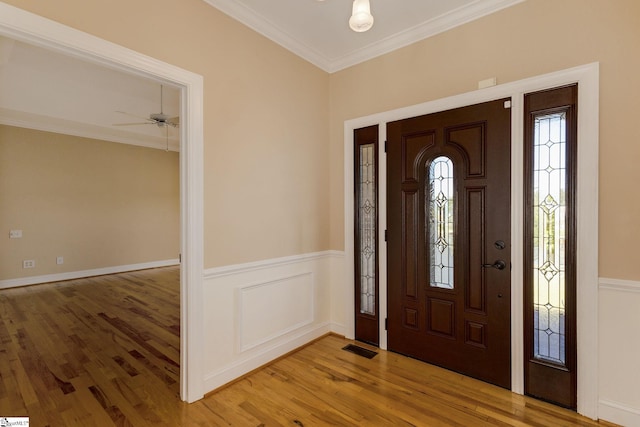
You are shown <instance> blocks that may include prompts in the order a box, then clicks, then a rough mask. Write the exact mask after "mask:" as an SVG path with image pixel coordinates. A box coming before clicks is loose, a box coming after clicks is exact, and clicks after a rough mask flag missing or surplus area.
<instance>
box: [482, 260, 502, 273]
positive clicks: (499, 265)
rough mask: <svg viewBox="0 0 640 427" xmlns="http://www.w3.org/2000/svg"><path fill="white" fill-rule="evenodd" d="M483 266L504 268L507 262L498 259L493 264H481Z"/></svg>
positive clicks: (497, 268)
mask: <svg viewBox="0 0 640 427" xmlns="http://www.w3.org/2000/svg"><path fill="white" fill-rule="evenodd" d="M482 266H483V267H487V268H495V269H496V270H504V269H505V268H506V266H507V264H506V263H505V262H504V261H503V260H501V259H499V260H496V261H495V262H494V263H493V264H482Z"/></svg>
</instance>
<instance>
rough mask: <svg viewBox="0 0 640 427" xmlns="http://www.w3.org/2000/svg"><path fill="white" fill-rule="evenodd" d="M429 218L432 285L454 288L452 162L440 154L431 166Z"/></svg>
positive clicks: (427, 187) (429, 174)
mask: <svg viewBox="0 0 640 427" xmlns="http://www.w3.org/2000/svg"><path fill="white" fill-rule="evenodd" d="M428 168H429V170H428V175H427V176H428V179H429V181H428V184H427V186H426V192H427V193H426V195H425V196H426V197H425V199H426V202H427V203H426V218H427V230H429V231H428V233H429V236H428V242H429V270H430V285H431V286H432V287H436V288H445V289H453V236H454V232H455V230H454V202H455V200H454V199H455V197H454V195H455V188H454V186H453V162H452V161H451V159H449V158H448V157H444V156H441V157H437V158H435V159H434V160H433V161H432V162H431V163H430V164H429V166H428Z"/></svg>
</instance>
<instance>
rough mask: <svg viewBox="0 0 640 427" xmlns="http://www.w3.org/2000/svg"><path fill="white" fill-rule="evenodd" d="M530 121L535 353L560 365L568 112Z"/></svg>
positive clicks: (562, 354) (562, 356) (562, 359)
mask: <svg viewBox="0 0 640 427" xmlns="http://www.w3.org/2000/svg"><path fill="white" fill-rule="evenodd" d="M533 124H534V137H533V138H534V141H533V206H532V208H533V212H532V213H533V254H532V255H533V260H532V261H533V263H532V267H533V271H532V272H531V274H533V329H534V331H533V347H534V348H533V351H534V354H533V356H534V357H535V358H536V359H541V360H543V361H547V362H552V363H557V364H562V365H564V364H565V362H566V351H565V337H566V335H565V330H566V325H565V323H566V322H565V287H566V268H565V261H566V259H565V244H566V241H567V223H566V218H567V200H566V194H567V131H566V125H567V120H566V113H565V112H558V113H553V114H541V115H537V116H534V123H533Z"/></svg>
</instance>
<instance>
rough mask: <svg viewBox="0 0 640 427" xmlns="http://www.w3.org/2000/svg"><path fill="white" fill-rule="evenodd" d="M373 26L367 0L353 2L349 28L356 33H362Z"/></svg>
mask: <svg viewBox="0 0 640 427" xmlns="http://www.w3.org/2000/svg"><path fill="white" fill-rule="evenodd" d="M372 26H373V15H371V7H370V6H369V0H353V12H352V14H351V18H349V27H350V28H351V29H352V30H353V31H355V32H356V33H363V32H365V31H367V30H368V29H370V28H371V27H372Z"/></svg>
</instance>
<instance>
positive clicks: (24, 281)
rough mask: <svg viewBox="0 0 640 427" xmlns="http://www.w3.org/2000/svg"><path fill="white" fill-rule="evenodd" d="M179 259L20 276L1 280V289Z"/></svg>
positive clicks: (172, 262) (174, 262)
mask: <svg viewBox="0 0 640 427" xmlns="http://www.w3.org/2000/svg"><path fill="white" fill-rule="evenodd" d="M178 264H180V261H178V259H167V260H163V261H152V262H143V263H139V264H129V265H117V266H114V267H103V268H95V269H92V270H81V271H69V272H67V273H55V274H45V275H42V276H30V277H20V278H18V279H7V280H0V289H8V288H16V287H18V286H27V285H37V284H40V283H50V282H60V281H62V280H73V279H81V278H83V277H92V276H102V275H105V274H116V273H124V272H127V271H135V270H145V269H147V268H158V267H168V266H171V265H178Z"/></svg>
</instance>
